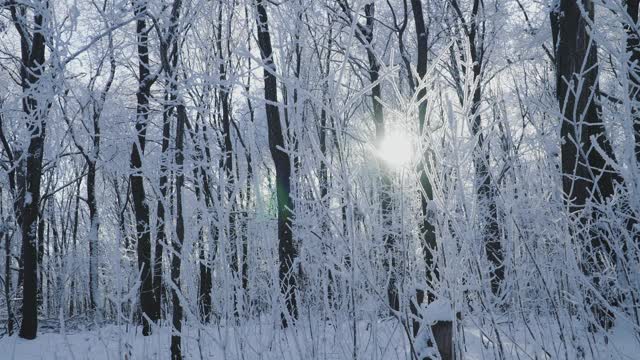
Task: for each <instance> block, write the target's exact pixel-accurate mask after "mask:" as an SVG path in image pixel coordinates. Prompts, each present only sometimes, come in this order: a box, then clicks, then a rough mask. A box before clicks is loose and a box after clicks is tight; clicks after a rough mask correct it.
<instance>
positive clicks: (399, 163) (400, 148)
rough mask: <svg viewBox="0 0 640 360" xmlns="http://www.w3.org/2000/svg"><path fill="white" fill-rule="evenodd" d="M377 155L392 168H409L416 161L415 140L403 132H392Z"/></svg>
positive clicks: (387, 135) (386, 137)
mask: <svg viewBox="0 0 640 360" xmlns="http://www.w3.org/2000/svg"><path fill="white" fill-rule="evenodd" d="M377 155H378V157H379V158H380V159H381V160H382V161H384V162H385V163H386V164H387V165H388V166H389V167H391V168H394V169H401V168H404V167H406V166H409V165H411V163H412V162H413V160H414V159H415V150H414V138H413V137H412V136H410V135H409V134H407V133H406V132H403V131H391V132H389V133H387V134H386V135H385V137H384V139H383V140H382V143H380V147H379V148H378V151H377Z"/></svg>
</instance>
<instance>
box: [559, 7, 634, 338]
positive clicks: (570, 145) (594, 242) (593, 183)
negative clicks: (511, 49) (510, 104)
mask: <svg viewBox="0 0 640 360" xmlns="http://www.w3.org/2000/svg"><path fill="white" fill-rule="evenodd" d="M593 19H594V7H593V2H592V1H591V0H561V1H559V2H558V4H557V6H556V7H555V8H553V9H552V11H551V30H552V34H553V45H554V49H555V65H556V98H557V101H558V104H559V106H560V111H561V114H562V118H561V126H560V138H561V158H562V166H561V168H562V188H563V191H564V200H565V203H566V206H567V207H568V210H569V213H570V214H571V215H572V216H574V217H575V218H576V219H578V220H579V222H580V223H581V224H582V225H584V226H589V225H588V223H589V222H591V221H594V220H596V219H597V218H598V217H599V216H600V215H599V214H598V213H597V210H595V209H594V208H593V207H592V206H590V204H603V203H605V202H606V201H607V200H608V198H610V197H611V196H612V195H613V194H614V192H615V187H616V184H617V183H621V182H622V179H621V178H620V176H619V175H618V174H617V172H616V171H615V170H614V169H613V167H612V164H611V163H609V162H608V161H607V159H612V160H614V159H615V156H614V154H613V149H612V148H611V144H610V142H609V139H608V138H607V135H606V132H605V127H604V124H603V122H602V118H601V115H600V114H601V112H602V109H601V108H600V105H599V95H598V93H599V79H598V75H599V67H598V54H597V44H596V42H595V40H593V39H592V38H591V35H590V33H589V31H590V30H589V25H588V23H589V22H592V21H593ZM578 236H579V240H580V241H583V242H584V246H585V249H586V251H585V253H586V254H585V257H586V259H584V260H583V262H582V265H581V266H582V269H583V271H584V272H585V273H586V274H587V275H589V276H591V277H592V281H593V285H594V286H595V288H596V289H598V290H602V289H604V287H605V286H606V284H604V280H602V279H601V273H602V272H603V271H604V270H605V267H606V266H607V265H606V263H607V262H608V261H612V262H613V263H614V264H615V253H614V251H613V250H612V249H611V248H610V246H609V241H608V240H607V239H606V238H603V235H602V234H598V233H596V232H594V231H592V230H589V231H588V235H578ZM602 254H604V255H605V256H607V257H608V260H605V259H603V258H602ZM587 297H588V298H589V297H590V296H589V295H587ZM591 307H592V309H593V310H594V312H595V314H596V317H597V320H598V321H599V322H600V324H601V325H602V326H604V327H609V326H611V319H610V316H612V315H611V314H607V312H608V311H605V310H604V309H603V308H602V307H601V305H598V304H593V303H592V304H591Z"/></svg>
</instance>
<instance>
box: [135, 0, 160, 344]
mask: <svg viewBox="0 0 640 360" xmlns="http://www.w3.org/2000/svg"><path fill="white" fill-rule="evenodd" d="M133 4H134V15H135V16H137V17H138V20H136V37H137V41H138V46H137V51H138V91H137V93H136V100H137V105H136V125H135V127H136V134H137V139H136V141H135V142H134V144H133V146H132V147H131V175H130V182H131V196H132V197H133V208H134V213H135V218H136V234H137V240H138V244H137V255H138V271H139V272H140V283H141V284H140V308H141V311H142V334H143V335H144V336H148V335H151V323H150V321H149V319H150V318H151V317H153V316H154V315H153V314H154V312H155V309H156V308H157V304H156V303H155V301H156V299H155V298H154V296H153V279H152V275H151V268H152V266H151V235H150V230H149V207H148V205H147V201H146V193H145V188H144V177H143V175H142V157H143V156H144V149H145V145H146V133H147V122H148V117H149V98H150V96H151V85H152V84H153V82H154V81H155V78H152V77H151V75H150V72H149V45H148V41H149V40H148V32H149V29H148V28H147V23H146V20H145V17H144V16H145V12H146V11H147V8H146V2H144V1H140V0H134V3H133Z"/></svg>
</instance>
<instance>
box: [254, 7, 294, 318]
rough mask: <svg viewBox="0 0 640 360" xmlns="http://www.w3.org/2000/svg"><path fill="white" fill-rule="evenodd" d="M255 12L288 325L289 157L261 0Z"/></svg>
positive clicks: (291, 257)
mask: <svg viewBox="0 0 640 360" xmlns="http://www.w3.org/2000/svg"><path fill="white" fill-rule="evenodd" d="M254 2H255V6H256V10H257V13H258V17H257V19H256V21H257V27H258V45H259V46H260V56H261V58H262V62H263V67H264V97H265V100H266V102H265V108H266V115H267V124H268V128H269V150H270V151H271V157H272V158H273V162H274V165H275V168H276V197H277V202H278V206H277V207H278V242H279V244H278V258H279V260H280V269H279V278H280V289H281V291H282V295H283V297H284V300H285V303H286V308H287V313H288V314H284V313H283V314H282V326H283V327H287V325H288V321H287V319H288V318H291V319H292V320H294V321H295V320H297V318H298V305H297V299H296V288H297V285H296V277H295V274H294V272H295V271H294V269H293V263H294V261H295V259H296V257H297V250H296V247H295V244H294V242H293V234H292V230H291V227H292V218H293V201H292V199H291V159H290V158H289V155H288V154H287V153H285V152H284V151H281V150H280V149H279V148H284V147H285V142H284V134H285V132H284V130H283V129H282V125H281V124H280V113H279V110H278V105H277V103H278V84H277V80H276V76H275V74H276V66H275V63H274V62H273V57H272V56H273V52H272V49H271V35H270V33H269V25H268V18H267V10H266V9H265V7H264V4H263V0H254Z"/></svg>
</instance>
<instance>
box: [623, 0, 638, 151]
mask: <svg viewBox="0 0 640 360" xmlns="http://www.w3.org/2000/svg"><path fill="white" fill-rule="evenodd" d="M625 3H626V5H627V15H628V16H629V18H630V20H631V21H632V22H633V25H634V26H631V24H628V23H625V24H624V30H625V32H626V34H627V55H628V56H629V63H628V66H629V90H628V91H629V100H631V112H632V114H631V115H632V119H633V135H634V140H635V147H634V149H635V158H636V161H637V162H640V34H639V33H638V7H639V6H638V5H639V3H640V1H638V0H625Z"/></svg>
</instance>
